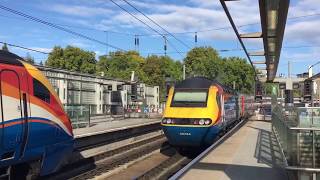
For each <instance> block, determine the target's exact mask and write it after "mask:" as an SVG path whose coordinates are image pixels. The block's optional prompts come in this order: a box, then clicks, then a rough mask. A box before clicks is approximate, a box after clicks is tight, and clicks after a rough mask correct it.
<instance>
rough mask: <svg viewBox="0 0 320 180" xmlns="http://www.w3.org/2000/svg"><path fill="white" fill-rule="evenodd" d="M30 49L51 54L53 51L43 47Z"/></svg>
mask: <svg viewBox="0 0 320 180" xmlns="http://www.w3.org/2000/svg"><path fill="white" fill-rule="evenodd" d="M30 49H35V50H37V51H42V52H46V53H50V52H51V51H52V48H43V47H31V48H30Z"/></svg>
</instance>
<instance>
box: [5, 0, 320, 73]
mask: <svg viewBox="0 0 320 180" xmlns="http://www.w3.org/2000/svg"><path fill="white" fill-rule="evenodd" d="M114 1H115V2H116V3H118V4H119V5H120V6H121V7H123V8H125V9H127V10H128V11H129V12H130V13H132V14H133V15H135V16H136V17H138V18H139V19H141V20H142V21H144V22H146V23H147V24H148V25H149V26H151V27H152V28H154V29H155V30H156V31H158V32H160V33H165V32H164V31H163V30H162V29H160V28H159V27H157V26H156V25H154V24H152V22H150V21H148V19H146V18H145V17H143V15H141V14H139V13H138V12H137V11H135V10H134V9H133V8H132V7H130V6H129V5H127V4H125V3H124V1H122V0H114ZM129 2H130V3H131V4H133V5H134V6H135V7H137V8H138V9H139V10H141V11H142V12H143V13H145V14H146V15H147V16H148V17H150V18H151V19H153V20H154V21H155V22H157V23H158V24H160V25H161V26H162V27H163V28H164V29H166V30H167V31H169V32H170V33H176V34H174V35H175V37H176V38H177V39H179V40H180V41H182V42H183V43H181V42H179V41H177V40H176V39H175V38H173V37H171V36H170V35H168V36H166V38H167V40H168V48H167V49H168V50H167V52H168V55H169V56H170V57H172V58H173V59H175V60H177V61H181V60H182V59H183V58H184V57H185V55H186V52H187V51H188V50H190V48H192V47H195V46H212V47H214V48H215V49H217V50H230V51H227V52H226V51H220V52H219V53H220V55H221V56H223V57H229V56H240V57H244V58H245V57H246V56H245V54H244V52H243V51H241V50H238V49H241V46H240V44H239V42H238V40H237V38H236V36H235V33H234V31H233V29H232V28H231V25H230V23H229V21H228V19H227V17H226V15H225V12H224V11H223V9H222V7H221V4H220V2H219V1H218V0H175V1H170V0H139V1H138V0H137V1H136V0H129ZM0 5H2V6H6V7H9V8H11V9H14V10H17V11H21V12H23V13H25V14H28V15H31V16H34V17H37V18H39V19H42V20H45V21H48V22H51V23H54V24H57V25H59V26H61V27H64V28H66V29H68V30H72V31H74V32H77V33H81V34H83V35H85V36H87V37H90V38H94V39H96V40H98V41H100V42H103V43H108V44H110V45H112V46H115V47H118V48H121V49H124V50H138V51H139V52H140V54H141V55H142V56H148V55H151V54H157V55H163V53H164V50H163V49H164V48H163V46H164V41H165V40H164V38H163V37H162V36H159V35H158V34H156V33H155V32H154V31H152V30H150V29H149V28H148V27H147V26H146V25H144V24H142V23H141V22H139V21H138V20H136V19H134V18H133V17H132V16H130V15H129V14H128V13H127V12H125V11H123V10H122V9H120V8H119V7H118V6H116V5H115V4H113V3H112V2H111V1H110V0H90V1H88V0H28V1H23V0H0ZM227 6H228V8H229V10H230V13H231V15H232V17H233V19H234V22H235V24H236V25H237V26H240V27H239V28H238V29H239V32H240V33H249V32H259V31H261V24H260V15H259V4H258V0H241V1H235V2H227ZM305 15H307V16H305ZM0 22H1V24H2V25H1V28H0V41H1V42H7V43H11V44H16V45H21V46H24V47H28V48H33V49H37V50H40V51H44V52H50V51H51V49H52V48H53V47H54V46H61V47H65V46H67V45H73V46H77V47H80V48H82V49H85V50H89V51H93V52H95V53H96V56H97V57H98V56H100V55H104V54H106V53H108V52H110V51H115V50H116V49H114V48H112V47H107V46H106V45H104V44H101V43H97V42H93V41H89V40H86V39H84V38H81V37H78V36H75V35H72V34H69V33H66V32H64V31H60V30H57V29H54V28H52V27H49V26H46V25H44V24H40V23H37V22H34V21H30V20H28V19H25V18H23V17H21V16H18V15H14V14H11V13H9V12H7V11H4V10H2V9H0ZM247 24H251V25H247ZM242 25H246V26H242ZM318 27H320V5H319V0H291V1H290V7H289V12H288V21H287V25H286V29H285V35H284V40H283V48H282V52H281V56H280V62H279V67H278V72H277V74H280V73H282V74H285V75H286V74H287V72H288V70H287V69H288V62H289V61H290V64H291V74H292V75H295V74H298V73H302V72H306V71H307V69H308V66H309V65H312V64H315V63H316V62H318V61H320V28H318ZM194 32H197V37H198V42H197V43H195V42H194V35H195V33H194ZM135 35H139V42H140V43H139V47H136V46H135V44H134V38H135ZM245 45H246V47H247V49H253V50H252V51H254V50H255V51H256V50H258V49H262V48H263V42H262V39H251V40H245ZM297 47H299V48H297ZM9 49H10V51H13V52H14V53H17V54H18V55H20V56H22V57H24V56H26V54H27V53H29V54H30V55H31V56H33V57H34V59H35V61H36V62H40V61H45V60H46V58H47V55H46V54H41V53H36V52H27V51H25V50H21V49H18V48H14V47H9ZM178 52H180V53H178ZM252 59H253V61H255V60H262V59H263V57H253V58H252ZM314 72H320V65H317V66H315V67H314Z"/></svg>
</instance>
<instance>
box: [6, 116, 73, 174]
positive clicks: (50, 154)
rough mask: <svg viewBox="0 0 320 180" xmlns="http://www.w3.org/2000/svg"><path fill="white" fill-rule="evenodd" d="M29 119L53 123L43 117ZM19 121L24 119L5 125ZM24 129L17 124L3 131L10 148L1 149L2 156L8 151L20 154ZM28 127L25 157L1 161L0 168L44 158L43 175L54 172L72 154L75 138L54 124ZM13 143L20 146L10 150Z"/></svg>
mask: <svg viewBox="0 0 320 180" xmlns="http://www.w3.org/2000/svg"><path fill="white" fill-rule="evenodd" d="M29 119H30V120H45V121H48V122H53V121H51V120H49V119H47V118H42V117H29ZM19 120H20V121H21V120H22V118H17V119H11V120H9V121H6V122H5V123H4V124H7V123H11V122H14V121H19ZM53 123H54V122H53ZM22 127H23V126H22V125H21V124H20V126H19V124H15V125H12V126H8V127H5V128H4V129H2V130H3V131H4V132H6V137H5V138H6V139H5V140H6V141H7V142H6V145H7V146H8V147H9V148H7V149H5V148H0V154H3V153H5V152H7V151H14V152H16V154H20V147H21V146H20V145H21V143H22V131H21V130H22ZM28 127H29V134H28V141H27V144H26V148H25V151H24V153H23V156H21V157H19V156H17V157H15V158H13V159H10V160H5V161H0V167H5V166H8V165H13V164H18V163H23V162H29V161H31V160H36V159H40V158H42V160H43V163H42V167H41V175H46V174H50V173H52V172H54V171H55V170H56V169H57V168H58V167H59V166H60V165H61V164H62V163H63V161H65V160H66V159H67V157H68V156H69V155H70V153H71V152H72V150H73V137H72V136H70V135H68V134H67V133H66V132H65V131H64V130H63V129H62V128H61V127H60V126H58V125H54V124H49V123H41V122H29V125H28ZM0 131H1V129H0ZM0 141H1V139H0ZM11 142H12V143H15V144H18V146H12V147H11V150H10V144H11ZM2 145H3V142H2ZM12 148H15V149H12Z"/></svg>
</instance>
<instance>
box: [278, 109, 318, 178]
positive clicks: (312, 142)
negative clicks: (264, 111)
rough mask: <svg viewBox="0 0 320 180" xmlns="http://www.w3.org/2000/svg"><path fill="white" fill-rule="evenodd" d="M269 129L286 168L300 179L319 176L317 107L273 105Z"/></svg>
mask: <svg viewBox="0 0 320 180" xmlns="http://www.w3.org/2000/svg"><path fill="white" fill-rule="evenodd" d="M272 130H273V132H274V133H275V135H276V138H277V141H278V142H279V145H280V146H281V149H282V152H283V155H284V157H285V160H286V162H285V166H286V167H285V168H286V169H287V170H290V171H292V172H294V173H293V174H294V176H295V178H297V179H299V180H309V179H310V180H311V179H312V180H315V179H320V108H319V107H312V108H310V107H307V108H305V107H303V108H294V107H290V108H283V107H282V106H280V105H276V106H275V107H274V108H273V110H272Z"/></svg>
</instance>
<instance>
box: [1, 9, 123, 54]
mask: <svg viewBox="0 0 320 180" xmlns="http://www.w3.org/2000/svg"><path fill="white" fill-rule="evenodd" d="M0 9H2V10H5V11H7V12H10V13H13V14H16V15H19V16H22V17H25V18H27V19H30V20H32V21H35V22H38V23H41V24H44V25H47V26H50V27H52V28H55V29H59V30H61V31H64V32H67V33H70V34H73V35H75V36H78V37H81V38H84V39H87V40H90V41H93V42H96V43H99V44H102V45H105V46H109V47H111V48H114V49H117V50H120V51H125V50H123V49H122V48H119V47H116V46H114V45H111V44H108V43H105V42H102V41H99V40H97V39H94V38H91V37H89V36H86V35H83V34H81V33H78V32H75V31H72V30H70V29H66V28H64V27H61V26H58V25H56V24H53V23H51V22H48V21H45V20H42V19H39V18H36V17H33V16H31V15H28V14H25V13H23V12H20V11H17V10H14V9H11V8H8V7H6V6H3V5H0Z"/></svg>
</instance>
